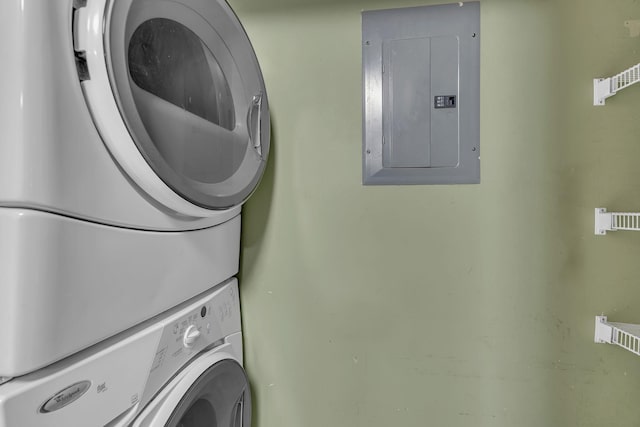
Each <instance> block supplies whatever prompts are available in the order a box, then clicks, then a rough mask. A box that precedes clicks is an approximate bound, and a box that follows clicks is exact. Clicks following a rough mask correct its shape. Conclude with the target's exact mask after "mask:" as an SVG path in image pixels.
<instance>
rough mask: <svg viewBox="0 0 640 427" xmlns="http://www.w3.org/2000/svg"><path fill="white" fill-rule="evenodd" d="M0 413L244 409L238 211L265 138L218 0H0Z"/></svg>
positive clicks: (83, 415) (246, 67)
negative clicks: (0, 63) (0, 0)
mask: <svg viewBox="0 0 640 427" xmlns="http://www.w3.org/2000/svg"><path fill="white" fill-rule="evenodd" d="M0 40H2V41H0V57H1V58H2V67H1V68H0V77H1V78H0V94H1V97H0V129H1V134H0V135H2V137H1V138H2V139H1V141H0V325H2V326H1V327H0V343H1V344H0V427H23V426H30V427H31V426H34V427H35V426H51V427H58V426H104V425H108V426H129V425H133V426H164V425H167V426H204V425H206V426H209V425H225V426H233V427H242V426H245V427H246V426H249V425H250V422H251V395H250V392H249V386H248V382H247V379H246V376H245V374H244V371H243V368H242V335H241V329H240V307H239V302H238V288H237V281H236V279H235V278H234V277H233V276H234V275H235V274H236V273H237V272H238V265H239V251H240V211H241V205H242V204H243V202H244V201H245V200H246V199H247V198H248V197H249V196H250V195H251V193H252V192H253V190H254V189H255V187H256V186H257V184H258V182H259V180H260V178H261V176H262V174H263V172H264V168H265V165H266V160H267V157H268V153H269V135H270V128H269V126H270V125H269V109H268V104H267V98H266V92H265V87H264V82H263V79H262V74H261V71H260V68H259V65H258V61H257V59H256V56H255V53H254V51H253V49H252V47H251V44H250V42H249V40H248V38H247V35H246V33H245V32H244V30H243V28H242V26H241V24H240V22H239V21H238V19H237V17H236V16H235V15H234V13H233V11H232V10H231V8H230V7H229V6H228V4H227V3H226V2H225V1H224V0H56V1H50V0H3V1H2V2H0Z"/></svg>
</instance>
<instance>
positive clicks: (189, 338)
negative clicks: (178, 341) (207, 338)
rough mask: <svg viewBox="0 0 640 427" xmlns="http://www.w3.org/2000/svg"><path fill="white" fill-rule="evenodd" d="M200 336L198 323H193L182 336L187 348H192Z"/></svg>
mask: <svg viewBox="0 0 640 427" xmlns="http://www.w3.org/2000/svg"><path fill="white" fill-rule="evenodd" d="M198 338H200V331H199V330H198V327H197V326H196V325H191V326H189V327H188V328H187V330H186V331H184V336H183V337H182V344H183V345H184V346H185V347H186V348H191V347H193V345H194V344H195V343H196V341H198Z"/></svg>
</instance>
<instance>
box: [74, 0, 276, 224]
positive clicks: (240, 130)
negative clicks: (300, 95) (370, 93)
mask: <svg viewBox="0 0 640 427" xmlns="http://www.w3.org/2000/svg"><path fill="white" fill-rule="evenodd" d="M77 3H79V4H81V3H82V2H80V1H79V2H77ZM75 20H76V28H75V31H76V37H75V40H76V46H75V49H76V57H77V58H78V62H79V64H80V67H79V69H80V70H81V73H80V75H81V79H84V80H83V82H82V85H83V90H84V93H85V97H86V99H87V103H88V105H89V108H90V110H91V112H92V116H93V118H94V121H95V123H96V126H97V128H98V130H99V132H100V134H101V136H102V138H103V140H104V142H105V144H106V145H107V147H108V149H109V151H110V152H111V153H112V155H113V157H114V158H115V159H116V160H117V161H118V163H119V164H120V165H121V166H122V168H123V169H124V170H125V171H126V172H127V174H128V175H129V176H130V177H131V178H132V180H133V181H135V182H136V183H137V184H138V185H139V186H140V187H141V188H142V189H144V190H145V191H146V192H147V193H148V194H149V195H150V196H152V197H153V198H154V199H156V200H157V201H159V202H161V203H162V204H164V205H165V206H168V207H169V208H171V209H172V210H174V211H176V212H178V213H181V214H185V215H192V216H208V215H210V214H212V213H211V211H213V210H219V209H227V208H230V207H233V206H237V205H240V204H242V203H243V202H244V201H245V200H246V199H247V198H248V197H249V196H250V195H251V193H252V192H253V190H254V189H255V187H256V186H257V184H258V182H259V180H260V178H261V176H262V173H263V171H264V168H265V164H266V159H267V156H268V152H269V134H270V127H269V109H268V103H267V97H266V91H265V87H264V82H263V79H262V74H261V71H260V68H259V65H258V61H257V59H256V56H255V54H254V51H253V48H252V47H251V44H250V42H249V39H248V37H247V35H246V33H245V32H244V29H243V28H242V26H241V24H240V22H239V21H238V19H237V17H236V16H235V14H234V13H233V11H232V10H231V9H230V7H229V6H228V5H227V3H226V2H225V1H224V0H216V1H211V0H209V1H205V0H118V1H113V0H111V1H110V0H87V1H86V6H83V7H80V8H78V9H77V11H76V13H75ZM85 58H86V67H84V64H83V61H85ZM85 68H86V71H87V72H86V73H84V72H82V71H83V70H84V69H85Z"/></svg>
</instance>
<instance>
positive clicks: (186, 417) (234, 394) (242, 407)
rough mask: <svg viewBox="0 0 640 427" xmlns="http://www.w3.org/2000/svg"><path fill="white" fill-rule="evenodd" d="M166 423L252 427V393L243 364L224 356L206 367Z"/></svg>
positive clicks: (174, 426) (181, 426) (173, 425)
mask: <svg viewBox="0 0 640 427" xmlns="http://www.w3.org/2000/svg"><path fill="white" fill-rule="evenodd" d="M166 426H167V427H249V426H251V392H250V390H249V383H248V382H247V377H246V375H245V373H244V370H243V369H242V367H241V366H240V365H239V364H238V363H237V362H235V361H233V360H229V359H227V360H223V361H221V362H218V363H216V364H215V365H213V366H211V367H210V368H209V369H207V370H206V371H205V372H204V373H203V374H202V375H201V376H200V377H199V378H198V379H197V380H196V381H195V382H194V383H193V385H191V387H190V388H189V390H188V391H187V392H186V394H185V395H184V397H183V398H182V399H181V400H180V403H178V405H177V407H176V408H175V409H174V410H173V413H172V414H171V416H170V418H169V420H167V423H166Z"/></svg>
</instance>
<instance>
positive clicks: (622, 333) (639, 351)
mask: <svg viewBox="0 0 640 427" xmlns="http://www.w3.org/2000/svg"><path fill="white" fill-rule="evenodd" d="M594 341H595V342H597V343H605V344H615V345H617V346H620V347H622V348H624V349H625V350H628V351H630V352H632V353H633V354H636V355H638V356H640V325H634V324H631V323H614V322H608V321H607V316H596V331H595V337H594Z"/></svg>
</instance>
